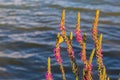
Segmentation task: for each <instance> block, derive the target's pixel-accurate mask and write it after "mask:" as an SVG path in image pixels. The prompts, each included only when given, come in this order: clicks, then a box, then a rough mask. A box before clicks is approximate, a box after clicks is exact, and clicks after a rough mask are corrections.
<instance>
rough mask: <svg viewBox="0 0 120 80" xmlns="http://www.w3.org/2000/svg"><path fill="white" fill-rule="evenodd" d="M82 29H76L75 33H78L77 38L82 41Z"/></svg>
mask: <svg viewBox="0 0 120 80" xmlns="http://www.w3.org/2000/svg"><path fill="white" fill-rule="evenodd" d="M80 33H81V31H80V30H76V31H75V34H76V40H77V41H78V42H81V41H82V40H83V39H82V36H81V34H80Z"/></svg>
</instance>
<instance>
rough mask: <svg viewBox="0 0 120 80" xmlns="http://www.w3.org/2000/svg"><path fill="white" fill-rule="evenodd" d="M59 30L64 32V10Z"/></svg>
mask: <svg viewBox="0 0 120 80" xmlns="http://www.w3.org/2000/svg"><path fill="white" fill-rule="evenodd" d="M60 30H62V34H64V35H65V34H66V31H65V10H63V11H62V17H61V21H60Z"/></svg>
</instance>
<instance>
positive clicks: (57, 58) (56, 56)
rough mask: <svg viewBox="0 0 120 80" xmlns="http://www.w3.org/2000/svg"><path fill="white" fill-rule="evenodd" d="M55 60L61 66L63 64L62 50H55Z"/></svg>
mask: <svg viewBox="0 0 120 80" xmlns="http://www.w3.org/2000/svg"><path fill="white" fill-rule="evenodd" d="M54 53H55V58H56V60H57V62H58V63H59V64H62V58H61V56H60V48H59V47H58V48H54Z"/></svg>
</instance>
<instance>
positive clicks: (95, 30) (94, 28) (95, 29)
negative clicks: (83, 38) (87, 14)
mask: <svg viewBox="0 0 120 80" xmlns="http://www.w3.org/2000/svg"><path fill="white" fill-rule="evenodd" d="M99 13H100V11H99V10H97V11H96V16H95V20H94V24H93V33H94V35H96V36H97V34H98V31H97V26H98V19H99Z"/></svg>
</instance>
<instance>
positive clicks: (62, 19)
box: [60, 10, 79, 80]
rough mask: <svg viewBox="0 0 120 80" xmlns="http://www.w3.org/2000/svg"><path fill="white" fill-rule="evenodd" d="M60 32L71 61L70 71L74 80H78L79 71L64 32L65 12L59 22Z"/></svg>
mask: <svg viewBox="0 0 120 80" xmlns="http://www.w3.org/2000/svg"><path fill="white" fill-rule="evenodd" d="M60 30H61V31H62V37H63V39H64V40H65V43H66V45H67V51H68V56H69V58H70V60H71V64H72V71H73V73H74V75H75V77H76V80H78V78H79V77H78V76H79V72H78V71H79V70H78V66H77V63H76V60H75V56H74V50H73V48H72V44H71V42H70V40H69V38H68V37H67V35H66V30H65V10H63V11H62V17H61V21H60Z"/></svg>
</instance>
